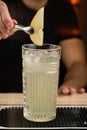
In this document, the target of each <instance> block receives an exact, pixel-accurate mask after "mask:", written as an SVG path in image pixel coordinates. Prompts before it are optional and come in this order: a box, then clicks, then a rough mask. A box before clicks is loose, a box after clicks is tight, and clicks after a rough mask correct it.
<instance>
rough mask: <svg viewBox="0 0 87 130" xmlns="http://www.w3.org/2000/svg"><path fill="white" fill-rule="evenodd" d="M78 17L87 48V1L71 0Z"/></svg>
mask: <svg viewBox="0 0 87 130" xmlns="http://www.w3.org/2000/svg"><path fill="white" fill-rule="evenodd" d="M69 1H70V2H71V3H72V5H73V7H74V9H75V11H76V14H77V17H78V20H79V26H80V29H81V32H82V36H83V40H84V41H85V45H86V48H87V0H69Z"/></svg>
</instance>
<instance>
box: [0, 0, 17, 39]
mask: <svg viewBox="0 0 87 130" xmlns="http://www.w3.org/2000/svg"><path fill="white" fill-rule="evenodd" d="M16 23H17V21H16V20H14V19H12V18H11V16H10V13H9V10H8V7H7V5H6V3H5V2H3V1H2V0H0V39H6V38H7V37H9V36H10V35H12V34H13V33H14V32H15V31H14V30H12V28H13V27H14V24H16Z"/></svg>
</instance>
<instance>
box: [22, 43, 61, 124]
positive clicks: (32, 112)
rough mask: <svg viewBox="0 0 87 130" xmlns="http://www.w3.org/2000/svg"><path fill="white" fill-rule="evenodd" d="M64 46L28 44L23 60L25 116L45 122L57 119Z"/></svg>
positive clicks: (25, 47) (23, 49)
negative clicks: (60, 69) (57, 101)
mask: <svg viewBox="0 0 87 130" xmlns="http://www.w3.org/2000/svg"><path fill="white" fill-rule="evenodd" d="M60 57H61V47H60V46H58V45H53V44H43V46H36V45H35V44H25V45H23V46H22V58H23V96H24V107H23V113H24V117H25V118H26V119H28V120H31V121H36V122H45V121H50V120H53V119H54V118H55V117H56V97H57V93H58V81H59V66H60Z"/></svg>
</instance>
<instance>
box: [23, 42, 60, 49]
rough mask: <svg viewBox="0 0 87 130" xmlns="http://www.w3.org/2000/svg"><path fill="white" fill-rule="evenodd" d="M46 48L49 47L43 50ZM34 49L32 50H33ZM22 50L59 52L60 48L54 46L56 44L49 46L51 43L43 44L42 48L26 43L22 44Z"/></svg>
mask: <svg viewBox="0 0 87 130" xmlns="http://www.w3.org/2000/svg"><path fill="white" fill-rule="evenodd" d="M44 46H45V47H47V46H49V48H43V47H44ZM33 47H34V48H33ZM22 49H25V50H41V51H44V50H61V46H60V45H56V44H51V43H44V44H43V45H42V46H37V45H35V44H34V43H30V44H29V43H28V44H23V45H22Z"/></svg>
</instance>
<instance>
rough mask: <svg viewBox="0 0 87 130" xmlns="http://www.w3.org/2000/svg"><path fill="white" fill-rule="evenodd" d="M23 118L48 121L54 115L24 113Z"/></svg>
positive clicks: (54, 116) (53, 117)
mask: <svg viewBox="0 0 87 130" xmlns="http://www.w3.org/2000/svg"><path fill="white" fill-rule="evenodd" d="M24 118H26V119H27V120H30V121H34V122H48V121H52V120H53V119H55V118H56V115H49V116H48V115H29V114H24Z"/></svg>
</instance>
